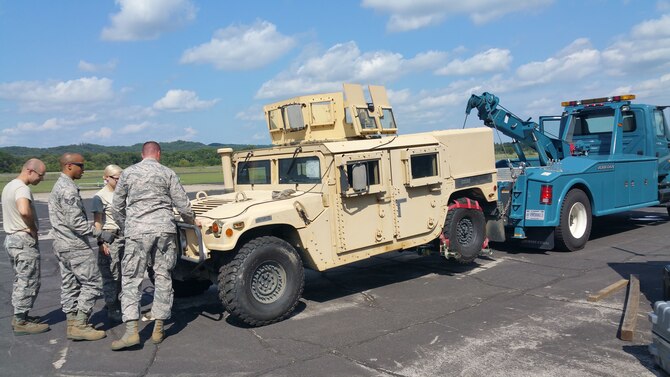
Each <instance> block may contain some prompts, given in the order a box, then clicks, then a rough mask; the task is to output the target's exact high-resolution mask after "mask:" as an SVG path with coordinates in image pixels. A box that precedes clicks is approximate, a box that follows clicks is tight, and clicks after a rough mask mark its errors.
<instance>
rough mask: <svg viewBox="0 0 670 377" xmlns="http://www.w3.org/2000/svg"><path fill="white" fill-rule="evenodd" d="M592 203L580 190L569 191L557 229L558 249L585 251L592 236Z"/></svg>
mask: <svg viewBox="0 0 670 377" xmlns="http://www.w3.org/2000/svg"><path fill="white" fill-rule="evenodd" d="M591 217H592V214H591V202H590V201H589V197H588V196H586V193H584V191H582V190H580V189H572V190H570V191H568V194H567V195H565V199H564V200H563V206H562V207H561V218H560V220H559V221H560V222H559V225H558V226H557V227H556V233H555V240H556V249H557V250H564V251H576V250H580V249H583V248H584V246H585V245H586V242H587V241H588V240H589V236H590V235H591V223H592V218H591Z"/></svg>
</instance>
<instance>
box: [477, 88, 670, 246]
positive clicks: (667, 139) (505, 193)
mask: <svg viewBox="0 0 670 377" xmlns="http://www.w3.org/2000/svg"><path fill="white" fill-rule="evenodd" d="M633 99H635V96H634V95H623V96H613V97H606V98H594V99H586V100H580V101H568V102H563V103H562V106H564V111H563V114H562V115H561V116H555V117H541V118H540V119H539V123H535V122H533V121H530V119H529V120H527V121H523V120H522V119H520V118H519V117H517V116H515V115H514V114H513V113H511V112H510V111H508V110H506V109H505V108H503V107H502V106H500V105H499V99H498V97H496V96H495V95H493V94H491V93H483V94H482V95H481V96H477V95H472V96H471V97H470V100H469V101H468V104H467V108H466V114H469V113H470V111H471V110H472V109H477V112H478V117H479V119H481V120H482V121H484V124H485V125H487V126H488V127H491V128H494V129H496V130H498V131H499V132H501V133H503V134H504V135H506V136H508V137H510V138H511V139H512V146H513V148H514V151H515V154H516V158H515V159H508V160H503V161H498V162H497V167H498V194H499V203H498V208H497V209H496V210H495V213H494V215H495V216H494V217H493V218H492V219H491V220H490V221H488V224H487V236H488V237H489V239H490V240H491V241H498V242H503V241H505V240H506V239H519V240H521V241H522V244H524V246H529V247H534V248H540V249H554V248H557V249H561V250H567V251H574V250H579V249H581V248H583V247H584V246H585V245H586V242H587V241H588V239H589V235H590V233H591V225H592V218H593V216H604V215H609V214H613V213H618V212H623V211H628V210H632V209H635V208H641V207H648V206H654V205H658V204H666V203H668V201H670V179H669V177H668V173H669V172H670V148H669V146H670V129H668V123H667V121H666V119H665V117H664V112H663V110H664V109H665V108H666V107H667V106H654V105H645V104H637V103H632V102H631V101H632V100H633ZM550 125H553V126H556V125H557V126H558V127H554V128H558V134H557V135H551V133H550V132H548V131H547V129H548V128H549V127H550ZM523 145H526V146H528V147H530V148H532V149H534V150H535V152H537V156H533V157H532V158H530V157H527V156H526V155H525V153H524V151H523V148H522V146H523ZM668 211H669V214H670V208H669V209H668Z"/></svg>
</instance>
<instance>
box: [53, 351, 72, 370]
mask: <svg viewBox="0 0 670 377" xmlns="http://www.w3.org/2000/svg"><path fill="white" fill-rule="evenodd" d="M67 350H68V347H67V346H65V348H63V349H62V350H61V351H60V352H59V354H60V359H58V360H57V361H55V362H54V363H53V366H54V368H56V369H60V368H62V367H63V364H65V362H66V361H67V359H66V358H67Z"/></svg>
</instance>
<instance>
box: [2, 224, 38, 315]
mask: <svg viewBox="0 0 670 377" xmlns="http://www.w3.org/2000/svg"><path fill="white" fill-rule="evenodd" d="M5 250H6V251H7V255H8V256H9V262H10V263H11V264H12V267H13V268H14V286H13V288H12V306H13V307H14V314H22V313H27V312H28V311H29V310H30V309H32V308H33V304H34V303H35V299H36V298H37V293H38V292H39V290H40V250H39V247H38V245H37V242H35V239H34V238H33V237H32V236H31V235H30V234H28V233H26V232H16V233H14V234H8V235H7V237H5Z"/></svg>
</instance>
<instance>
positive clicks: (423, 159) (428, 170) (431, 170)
mask: <svg viewBox="0 0 670 377" xmlns="http://www.w3.org/2000/svg"><path fill="white" fill-rule="evenodd" d="M410 160H411V161H410V166H411V167H412V179H417V178H425V177H434V176H436V175H437V153H433V154H423V155H421V154H420V155H414V156H412V157H411V158H410Z"/></svg>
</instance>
